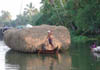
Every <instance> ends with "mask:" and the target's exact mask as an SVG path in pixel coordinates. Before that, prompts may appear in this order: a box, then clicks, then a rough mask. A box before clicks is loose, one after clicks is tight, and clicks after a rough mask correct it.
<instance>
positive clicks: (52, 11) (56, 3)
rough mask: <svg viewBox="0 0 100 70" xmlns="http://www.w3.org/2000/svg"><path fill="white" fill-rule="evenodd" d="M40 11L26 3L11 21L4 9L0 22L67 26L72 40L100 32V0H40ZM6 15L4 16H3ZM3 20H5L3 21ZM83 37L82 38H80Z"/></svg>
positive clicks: (93, 35) (16, 24) (14, 24)
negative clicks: (20, 12)
mask: <svg viewBox="0 0 100 70" xmlns="http://www.w3.org/2000/svg"><path fill="white" fill-rule="evenodd" d="M41 3H42V4H43V5H42V7H41V9H40V12H38V11H37V9H36V8H34V7H33V5H32V3H30V4H27V5H26V8H25V9H24V12H23V14H21V15H18V16H17V18H16V19H15V20H12V21H11V17H10V13H9V12H6V11H4V12H3V13H2V15H1V17H0V24H2V23H3V24H7V23H8V24H9V25H12V26H18V25H25V24H32V25H41V24H50V25H63V26H66V27H67V28H69V30H70V31H71V34H72V35H74V36H72V37H75V38H72V39H73V40H75V39H77V41H80V40H81V39H84V40H86V39H87V38H90V37H89V36H90V35H91V37H92V38H93V37H96V36H95V35H97V34H99V33H100V1H99V0H42V2H41ZM5 16H6V17H5ZM4 21H5V22H4ZM82 37H83V38H82Z"/></svg>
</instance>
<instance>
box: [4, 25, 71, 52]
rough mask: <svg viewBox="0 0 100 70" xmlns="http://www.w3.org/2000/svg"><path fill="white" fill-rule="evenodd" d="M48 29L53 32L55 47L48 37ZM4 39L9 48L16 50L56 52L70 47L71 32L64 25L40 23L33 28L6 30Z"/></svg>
mask: <svg viewBox="0 0 100 70" xmlns="http://www.w3.org/2000/svg"><path fill="white" fill-rule="evenodd" d="M48 30H52V32H53V35H52V38H53V40H52V44H53V48H52V44H50V42H48V39H47V36H48ZM4 41H5V43H6V45H7V46H8V47H9V48H11V49H12V50H16V51H21V52H29V53H32V52H40V53H56V52H57V51H59V50H60V49H68V48H69V45H70V33H69V31H68V29H67V28H66V27H64V26H50V25H40V26H33V27H32V28H23V29H14V28H13V29H9V30H7V31H6V32H4ZM43 46H44V47H45V50H44V49H43V48H44V47H43Z"/></svg>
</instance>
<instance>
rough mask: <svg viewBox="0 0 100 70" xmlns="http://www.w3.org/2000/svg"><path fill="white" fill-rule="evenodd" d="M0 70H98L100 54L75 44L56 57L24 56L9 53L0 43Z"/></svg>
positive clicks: (99, 69) (50, 55)
mask: <svg viewBox="0 0 100 70" xmlns="http://www.w3.org/2000/svg"><path fill="white" fill-rule="evenodd" d="M0 70H100V53H91V51H90V49H89V45H86V44H76V45H72V46H71V47H70V49H69V50H68V51H66V52H64V53H59V54H58V55H56V54H40V55H38V54H25V53H18V52H14V51H11V50H10V49H9V48H8V47H7V46H6V45H5V44H4V42H3V41H0Z"/></svg>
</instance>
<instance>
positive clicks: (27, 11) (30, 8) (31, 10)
mask: <svg viewBox="0 0 100 70" xmlns="http://www.w3.org/2000/svg"><path fill="white" fill-rule="evenodd" d="M37 12H38V10H37V9H36V8H34V6H33V4H32V2H31V3H30V4H27V5H26V8H24V15H27V16H32V15H34V14H36V13H37Z"/></svg>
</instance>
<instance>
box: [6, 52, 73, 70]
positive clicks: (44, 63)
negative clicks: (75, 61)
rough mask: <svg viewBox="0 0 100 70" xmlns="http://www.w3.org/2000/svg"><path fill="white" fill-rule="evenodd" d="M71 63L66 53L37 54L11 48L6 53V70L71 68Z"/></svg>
mask: <svg viewBox="0 0 100 70" xmlns="http://www.w3.org/2000/svg"><path fill="white" fill-rule="evenodd" d="M65 55H66V56H65ZM71 63H72V62H71V57H70V56H69V55H68V53H67V54H58V55H56V54H54V55H50V54H47V55H46V54H45V55H44V54H41V55H37V54H24V53H18V52H14V51H12V50H10V51H8V52H7V53H6V69H7V70H8V69H16V70H71Z"/></svg>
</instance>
